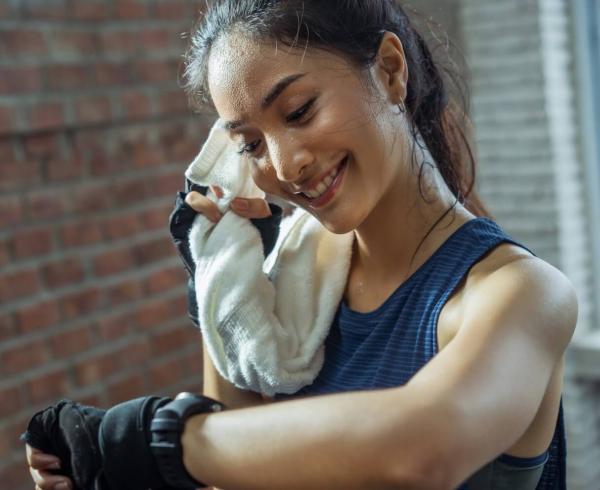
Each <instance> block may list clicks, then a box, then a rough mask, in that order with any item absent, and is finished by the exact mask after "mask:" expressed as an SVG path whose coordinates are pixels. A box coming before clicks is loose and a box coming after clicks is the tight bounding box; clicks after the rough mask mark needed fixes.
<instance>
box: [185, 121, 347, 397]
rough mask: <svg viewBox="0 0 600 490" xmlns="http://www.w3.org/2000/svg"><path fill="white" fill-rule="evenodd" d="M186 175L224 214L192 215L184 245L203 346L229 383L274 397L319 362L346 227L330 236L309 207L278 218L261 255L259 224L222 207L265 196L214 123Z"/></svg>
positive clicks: (341, 280) (299, 383)
mask: <svg viewBox="0 0 600 490" xmlns="http://www.w3.org/2000/svg"><path fill="white" fill-rule="evenodd" d="M186 177H187V178H188V179H190V180H191V181H192V182H194V183H196V184H200V185H212V184H216V185H219V186H220V187H221V188H222V189H223V190H224V194H225V195H224V197H223V198H221V199H217V197H216V196H215V195H214V194H213V193H212V192H210V191H209V193H208V194H207V195H208V196H209V198H211V199H212V200H213V201H215V202H217V205H218V207H219V209H220V210H221V212H223V213H224V215H223V218H222V219H221V221H219V223H218V224H216V225H215V224H214V223H212V222H211V221H210V220H208V219H207V218H206V217H205V216H203V215H201V214H198V216H197V217H196V218H195V221H194V224H193V226H192V228H191V230H190V235H189V243H190V249H191V252H192V257H193V259H194V262H195V264H196V272H195V284H196V296H197V301H198V319H199V323H200V328H201V330H202V335H203V339H204V342H205V343H206V346H207V351H208V353H209V355H210V357H211V359H212V361H213V363H214V365H215V367H216V368H217V370H218V371H219V373H220V374H221V376H223V377H224V378H225V379H227V380H229V381H231V382H232V383H233V384H234V385H235V386H237V387H239V388H242V389H245V390H252V391H255V392H259V393H263V394H265V395H267V396H273V395H274V394H275V393H286V394H290V393H295V392H296V391H298V390H299V389H300V388H302V387H303V386H306V385H309V384H311V383H312V382H313V381H314V379H315V378H316V376H317V374H318V373H319V371H320V370H321V367H322V366H323V361H324V341H325V338H326V336H327V333H328V332H329V328H330V326H331V323H332V321H333V319H334V316H335V313H336V311H337V308H338V306H339V303H340V301H341V299H342V296H343V293H344V289H345V285H346V280H347V277H348V271H349V268H350V259H351V254H352V243H353V240H354V234H353V233H347V234H344V235H337V234H334V233H332V232H330V231H329V230H327V229H326V228H325V227H324V226H323V225H321V223H320V222H319V221H318V220H317V219H316V218H314V217H313V216H312V215H311V214H310V213H308V212H307V211H304V210H301V209H296V210H295V211H294V213H293V214H292V216H290V217H288V218H286V219H284V220H283V222H282V225H281V230H280V234H279V238H278V240H277V243H276V245H275V247H274V249H273V251H272V252H271V253H270V254H269V256H268V257H267V259H266V260H265V259H264V255H263V248H262V242H261V238H260V235H259V232H258V230H257V229H256V228H255V227H254V226H253V225H252V223H250V221H249V220H248V219H245V218H242V217H241V216H239V215H237V214H235V213H234V212H232V211H228V206H229V203H230V201H231V200H232V199H233V198H235V197H264V196H265V194H264V192H262V191H261V190H260V189H259V188H258V187H257V186H256V185H255V184H254V181H253V180H252V177H251V175H250V169H249V166H248V163H247V162H246V161H245V160H244V159H243V158H242V157H241V156H240V155H238V154H237V150H236V146H235V144H234V143H233V142H232V141H231V140H230V139H229V137H228V136H227V133H226V131H225V130H224V129H223V128H222V123H221V121H220V120H218V121H217V122H216V123H215V125H214V126H213V128H212V130H211V132H210V134H209V137H208V139H207V141H206V142H205V144H204V145H203V147H202V150H201V151H200V153H199V154H198V156H197V157H196V159H195V160H194V161H193V162H192V163H191V164H190V166H189V168H188V169H187V171H186Z"/></svg>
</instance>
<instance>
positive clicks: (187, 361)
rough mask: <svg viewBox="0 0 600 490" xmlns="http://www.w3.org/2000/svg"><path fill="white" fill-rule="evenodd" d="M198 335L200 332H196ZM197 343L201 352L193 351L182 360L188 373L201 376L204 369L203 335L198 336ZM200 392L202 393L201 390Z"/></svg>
mask: <svg viewBox="0 0 600 490" xmlns="http://www.w3.org/2000/svg"><path fill="white" fill-rule="evenodd" d="M196 334H198V331H196ZM197 342H199V344H198V346H199V349H200V351H199V352H197V351H192V352H190V353H189V354H186V355H185V356H183V357H182V358H181V359H182V361H183V366H184V369H185V371H186V373H188V374H191V375H195V374H200V373H202V369H203V368H202V364H203V362H202V355H203V353H202V336H201V335H198V340H197ZM198 378H199V377H198ZM199 381H200V380H199ZM194 391H195V390H194ZM198 391H201V389H200V390H198Z"/></svg>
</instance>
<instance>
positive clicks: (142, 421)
mask: <svg viewBox="0 0 600 490" xmlns="http://www.w3.org/2000/svg"><path fill="white" fill-rule="evenodd" d="M207 400H210V401H212V400H211V399H208V398H207ZM171 401H172V399H171V398H165V397H162V398H161V397H157V396H147V397H142V398H136V399H134V400H129V401H126V402H124V403H120V404H119V405H116V406H114V407H112V408H111V409H109V410H101V409H98V408H95V407H90V406H85V405H81V404H79V403H76V402H73V401H70V400H61V401H60V402H58V403H57V404H56V405H53V406H51V407H48V408H46V409H45V410H42V411H40V412H38V413H36V414H35V415H34V416H33V418H32V419H31V420H30V422H29V424H28V426H27V431H26V432H25V433H24V434H22V435H21V440H22V441H23V442H26V443H27V444H29V445H30V446H32V447H35V448H37V449H40V450H42V451H43V452H45V453H48V454H53V455H55V456H57V457H58V458H59V459H60V461H61V463H62V468H61V470H60V473H61V474H63V475H65V476H68V477H69V478H71V479H72V480H73V483H74V485H75V488H76V489H77V490H92V489H93V490H147V489H152V490H176V489H175V488H174V487H170V486H168V485H167V484H166V483H165V479H164V478H163V476H162V475H161V473H160V471H159V467H158V465H157V462H156V459H155V456H154V455H153V453H152V451H151V447H150V442H151V441H152V434H151V432H150V426H151V423H152V419H153V417H154V415H155V414H156V412H157V411H158V409H159V408H161V407H163V406H164V405H166V404H167V403H169V402H171ZM181 466H182V467H183V463H181ZM185 476H186V477H188V478H189V475H187V474H186V475H185ZM195 483H197V484H196V487H205V485H204V484H203V483H201V482H195Z"/></svg>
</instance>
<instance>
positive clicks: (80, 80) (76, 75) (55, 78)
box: [46, 63, 92, 90]
mask: <svg viewBox="0 0 600 490" xmlns="http://www.w3.org/2000/svg"><path fill="white" fill-rule="evenodd" d="M91 71H92V70H90V67H89V66H88V65H84V64H79V63H71V64H60V63H59V64H52V65H50V66H48V67H47V68H46V86H47V87H48V89H49V90H76V89H81V88H86V87H88V86H89V84H90V80H91Z"/></svg>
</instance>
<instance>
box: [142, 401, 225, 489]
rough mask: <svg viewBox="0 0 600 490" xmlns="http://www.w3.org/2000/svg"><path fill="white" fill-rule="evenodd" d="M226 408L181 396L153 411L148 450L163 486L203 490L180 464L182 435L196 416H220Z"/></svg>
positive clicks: (211, 402)
mask: <svg viewBox="0 0 600 490" xmlns="http://www.w3.org/2000/svg"><path fill="white" fill-rule="evenodd" d="M224 409H225V405H223V404H222V403H220V402H218V401H217V400H213V399H212V398H209V397H207V396H203V395H196V394H193V393H187V392H184V393H180V394H179V395H177V397H176V398H175V400H173V401H172V402H169V403H167V404H166V405H165V406H163V407H161V408H160V409H158V410H157V411H156V413H155V414H154V417H153V419H152V422H151V424H150V432H151V434H152V442H151V443H150V449H151V451H152V453H153V454H154V457H155V459H156V462H157V465H158V469H159V471H160V474H161V476H162V477H163V479H164V480H165V482H166V483H167V484H168V485H170V486H172V487H175V488H182V489H183V488H189V489H195V488H198V487H202V488H206V487H207V485H205V484H204V483H201V482H198V481H196V480H195V479H194V478H193V477H192V476H191V475H190V474H189V473H188V472H187V470H186V469H185V466H184V464H183V447H182V445H181V435H182V433H183V429H184V426H185V422H186V420H187V419H188V418H189V417H191V416H192V415H197V414H199V413H210V412H220V411H221V410H224Z"/></svg>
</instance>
